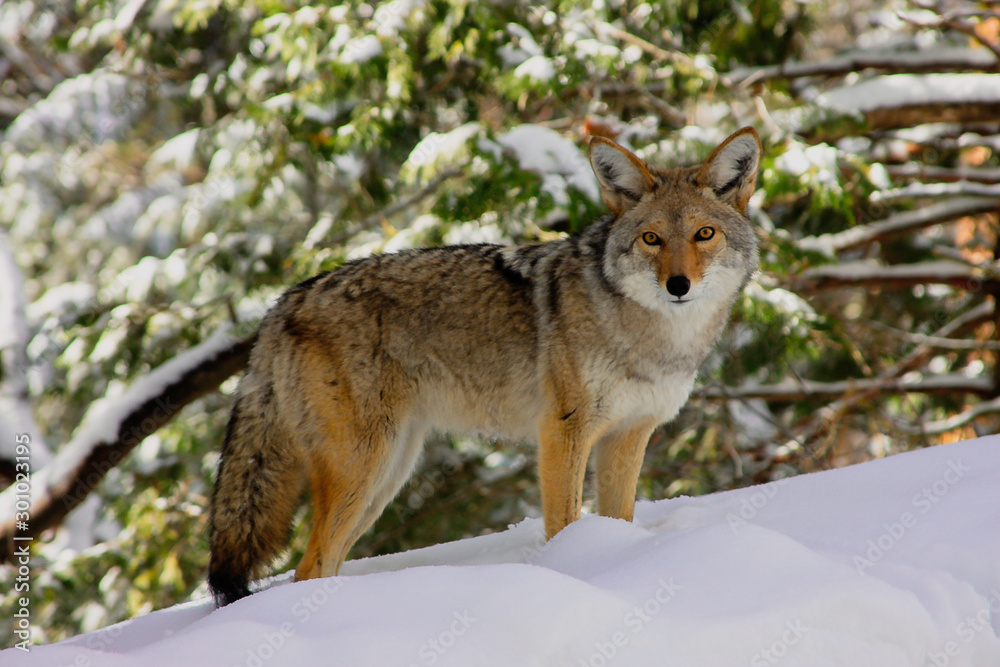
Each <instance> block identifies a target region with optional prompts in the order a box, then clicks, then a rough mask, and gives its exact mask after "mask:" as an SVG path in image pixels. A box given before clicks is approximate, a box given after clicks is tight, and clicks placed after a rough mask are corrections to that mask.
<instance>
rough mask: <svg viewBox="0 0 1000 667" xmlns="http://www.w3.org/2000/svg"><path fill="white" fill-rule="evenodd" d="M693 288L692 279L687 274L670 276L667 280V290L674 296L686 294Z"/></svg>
mask: <svg viewBox="0 0 1000 667" xmlns="http://www.w3.org/2000/svg"><path fill="white" fill-rule="evenodd" d="M689 289H691V281H690V280H688V279H687V277H686V276H670V278H669V279H668V280H667V291H668V292H670V293H671V294H673V295H674V296H678V297H680V296H684V295H685V294H687V293H688V290H689Z"/></svg>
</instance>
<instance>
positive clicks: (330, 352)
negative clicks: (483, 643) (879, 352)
mask: <svg viewBox="0 0 1000 667" xmlns="http://www.w3.org/2000/svg"><path fill="white" fill-rule="evenodd" d="M759 154H760V144H759V140H758V138H757V135H756V133H755V132H754V131H753V130H752V129H750V128H745V129H743V130H741V131H740V132H737V133H736V134H734V135H733V136H732V137H730V138H729V139H727V140H726V141H725V142H724V143H723V144H721V145H720V146H719V147H718V148H717V149H716V150H715V151H714V152H713V153H712V155H711V156H710V157H709V158H708V160H707V161H706V162H705V163H704V165H701V166H700V167H694V168H682V169H669V170H668V169H657V168H652V167H650V166H648V165H646V164H645V163H644V162H642V161H641V160H640V159H639V158H637V157H636V156H635V155H633V154H632V153H629V152H628V151H626V150H625V149H623V148H621V147H620V146H618V145H617V144H614V143H613V142H611V141H608V140H604V139H595V140H594V141H593V142H592V144H591V162H592V164H593V166H594V171H595V174H596V175H597V178H598V181H599V183H600V185H601V188H602V192H603V195H604V199H605V201H606V202H607V204H608V206H609V208H610V209H611V211H612V216H611V217H609V218H607V219H605V220H602V221H600V222H597V223H594V224H593V225H591V226H590V227H588V228H587V229H586V230H585V231H583V232H582V233H580V234H578V235H575V236H571V237H569V238H566V239H563V240H560V241H554V242H550V243H543V244H536V245H528V246H520V247H503V246H496V245H475V246H452V247H444V248H431V249H425V250H417V251H408V252H402V253H398V254H392V255H381V256H373V257H370V258H367V259H364V260H360V261H356V262H352V263H349V264H347V265H345V266H343V267H341V268H340V269H338V270H336V271H333V272H328V273H324V274H320V275H318V276H315V277H313V278H311V279H309V280H307V281H305V282H303V283H300V284H298V285H296V286H295V287H293V288H291V289H290V290H289V291H288V292H286V293H285V295H284V296H282V298H281V299H280V300H279V301H278V303H277V304H276V305H275V306H274V308H272V310H271V311H270V312H269V313H268V315H267V316H266V317H265V318H264V321H263V322H262V324H261V328H260V332H259V334H258V341H257V343H256V345H255V347H254V350H253V352H252V354H251V357H250V363H249V366H248V369H247V372H246V375H245V377H244V378H243V380H242V382H241V383H240V389H239V397H238V399H237V401H236V404H235V406H234V407H233V413H232V417H231V419H230V422H229V427H228V431H227V435H226V440H225V443H224V445H223V449H222V457H221V459H220V462H219V471H218V478H217V482H216V488H215V492H214V494H213V496H212V503H211V517H210V527H211V547H212V558H211V565H210V569H209V583H210V585H211V587H212V590H213V592H214V593H215V595H216V598H217V600H218V601H219V603H220V604H226V603H228V602H232V601H233V600H235V599H238V598H240V597H243V596H244V595H247V594H248V593H249V583H250V582H251V581H252V579H254V578H256V577H258V576H260V575H261V574H262V573H263V568H265V567H266V566H267V565H268V564H269V563H270V562H271V561H272V560H273V558H274V557H275V556H277V555H278V553H279V552H280V551H281V550H282V549H283V548H284V545H285V543H286V542H287V539H288V534H289V531H290V527H291V520H292V516H293V514H294V512H295V510H296V508H297V506H298V504H299V501H300V498H301V496H302V495H303V493H304V492H305V491H306V489H307V488H308V490H309V492H310V494H311V497H312V502H313V506H314V518H313V526H312V530H311V534H310V538H309V543H308V546H307V548H306V552H305V555H304V557H303V559H302V561H301V563H299V566H298V569H297V572H296V578H297V579H308V578H312V577H318V576H328V575H332V574H336V572H337V571H338V569H339V568H340V565H341V563H342V562H343V561H344V559H345V558H346V556H347V553H348V550H349V549H350V547H351V546H352V545H353V544H354V542H355V541H357V539H358V538H359V537H360V536H361V535H362V534H363V533H364V532H365V531H366V530H367V529H368V528H369V527H370V526H371V524H372V523H374V521H375V520H376V519H377V518H378V516H379V515H380V514H381V512H382V510H383V509H384V508H385V506H386V505H387V504H388V503H389V502H390V501H391V500H392V498H393V497H394V496H395V495H396V493H397V492H398V491H399V489H400V488H401V487H402V486H403V484H404V483H405V482H406V480H407V479H408V477H409V475H410V473H411V472H412V470H413V468H414V467H415V465H416V463H417V460H418V458H419V455H420V451H421V448H422V444H423V441H424V438H425V436H426V435H427V433H428V432H429V431H430V430H461V431H474V432H480V433H486V434H490V435H494V436H498V437H508V438H517V439H533V440H536V441H537V442H538V444H539V477H540V483H541V488H542V504H543V511H544V515H545V526H546V533H547V535H548V536H549V537H551V536H553V535H555V534H556V533H557V532H558V531H559V530H561V529H562V528H563V527H565V526H566V524H568V523H569V522H571V521H573V520H575V519H577V518H579V515H580V504H581V495H582V485H583V478H584V474H585V472H586V465H587V460H588V458H589V456H590V453H591V451H592V450H596V467H597V472H598V475H597V480H598V482H597V484H598V510H599V511H600V513H601V514H603V515H606V516H613V517H619V518H624V519H629V520H630V519H631V518H632V508H633V504H634V499H635V482H636V479H637V477H638V474H639V468H640V466H641V463H642V457H643V452H644V450H645V445H646V443H647V441H648V439H649V436H650V434H651V433H652V431H653V429H654V428H655V427H656V426H657V425H659V424H661V423H664V422H666V421H669V420H670V419H672V418H673V417H674V416H675V415H676V414H677V411H678V410H679V409H680V407H681V405H682V404H683V403H684V401H685V400H687V396H688V394H689V393H690V391H691V387H692V385H693V382H694V378H695V374H696V372H697V369H698V367H699V365H700V364H701V363H702V361H703V360H704V358H705V356H706V355H707V354H708V352H709V350H710V348H711V347H712V346H713V345H714V344H715V342H716V341H717V340H718V337H719V335H720V333H721V331H722V329H723V327H724V325H725V322H726V320H727V318H728V314H729V311H730V309H731V306H732V303H733V301H734V300H735V298H736V296H737V295H738V294H739V292H740V290H741V289H742V288H743V286H744V285H745V284H746V282H747V280H749V278H750V275H751V274H752V273H753V271H754V270H755V268H756V265H757V241H756V235H755V233H754V231H753V229H752V227H751V226H750V224H749V222H748V221H747V219H746V217H745V211H746V205H747V200H748V199H749V197H750V195H751V194H752V192H753V188H754V182H755V180H756V173H757V165H758V162H759Z"/></svg>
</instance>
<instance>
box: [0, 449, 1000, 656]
mask: <svg viewBox="0 0 1000 667" xmlns="http://www.w3.org/2000/svg"><path fill="white" fill-rule="evenodd" d="M998 526H1000V436H991V437H989V438H981V439H979V440H972V441H968V442H963V443H957V444H952V445H945V446H939V447H934V448H929V449H924V450H918V451H914V452H909V453H906V454H899V455H896V456H892V457H889V458H886V459H880V460H876V461H872V462H869V463H865V464H862V465H858V466H853V467H850V468H844V469H840V470H832V471H827V472H821V473H815V474H811V475H803V476H801V477H796V478H793V479H789V480H785V481H783V482H778V483H772V484H768V485H765V486H757V487H751V488H747V489H742V490H738V491H731V492H728V493H720V494H715V495H711V496H704V497H700V498H678V499H673V500H664V501H660V502H654V503H640V504H639V505H638V507H637V517H636V522H635V523H634V524H633V523H626V522H624V521H616V520H612V519H605V518H601V517H596V516H588V517H585V518H584V519H583V520H582V521H579V522H577V523H575V524H573V525H571V526H570V527H568V528H567V529H566V530H564V531H563V532H562V533H560V534H559V535H558V536H557V537H556V538H555V539H553V540H552V541H550V542H549V543H547V544H546V543H544V542H543V540H542V537H541V533H542V526H541V522H540V521H539V520H527V521H524V522H522V523H520V524H518V525H517V526H514V527H512V528H511V529H509V530H508V531H506V532H504V533H501V534H495V535H488V536H484V537H479V538H474V539H468V540H463V541H459V542H454V543H451V544H442V545H438V546H434V547H429V548H426V549H420V550H415V551H412V552H408V553H403V554H395V555H392V556H384V557H381V558H373V559H366V560H360V561H352V562H348V563H347V564H346V565H345V566H344V573H345V576H341V577H336V578H331V579H325V580H320V581H308V582H301V583H291V582H290V581H289V577H288V576H287V575H285V576H282V577H278V578H276V579H275V580H273V581H272V582H271V585H272V587H271V588H270V589H268V590H265V591H261V592H259V593H257V594H255V595H252V596H250V597H249V598H246V599H245V600H241V601H240V602H238V603H235V604H233V605H230V606H229V607H226V608H224V609H221V610H218V611H214V610H213V609H212V606H211V604H210V603H209V602H208V601H207V600H201V601H196V602H192V603H188V604H185V605H180V606H178V607H174V608H172V609H167V610H163V611H159V612H154V613H152V614H149V615H148V616H145V617H142V618H137V619H134V620H131V621H127V622H125V623H121V624H119V625H116V626H112V627H110V628H106V629H104V630H102V631H99V632H95V633H91V634H88V635H83V636H80V637H76V638H74V639H71V640H68V641H65V642H62V643H59V644H54V645H50V646H41V647H34V648H33V649H32V651H31V653H30V654H27V653H23V652H21V651H18V650H16V649H9V650H7V651H6V652H4V653H3V654H2V655H0V662H2V663H3V664H4V665H10V666H12V667H13V666H15V665H36V666H47V665H68V664H88V665H115V666H117V665H121V666H123V667H124V666H125V665H130V666H131V665H144V666H146V667H156V666H158V665H178V664H183V665H187V666H188V667H193V666H194V665H256V666H260V665H265V664H266V665H301V664H337V665H352V666H360V665H372V666H379V667H384V666H385V665H408V666H411V667H412V666H413V665H418V666H424V665H456V666H462V667H468V666H469V665H498V666H504V667H509V666H510V665H518V666H527V665H567V666H570V667H588V666H589V667H602V666H607V665H637V666H645V665H699V666H701V667H706V666H713V665H719V666H723V665H750V666H751V667H758V666H760V667H764V666H773V665H778V664H780V665H782V667H792V666H794V665H831V666H833V665H837V666H843V665H851V666H852V667H859V666H863V665H872V666H873V667H874V666H877V667H894V666H900V667H903V666H912V665H935V666H938V667H941V666H944V665H948V666H950V667H956V666H977V667H987V666H990V667H995V665H998V664H1000V640H998V638H997V630H998V628H1000V529H998Z"/></svg>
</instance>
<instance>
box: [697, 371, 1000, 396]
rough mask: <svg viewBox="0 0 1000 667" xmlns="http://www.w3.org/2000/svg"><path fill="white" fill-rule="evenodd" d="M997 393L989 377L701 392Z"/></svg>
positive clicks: (862, 380) (788, 384) (706, 393)
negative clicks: (994, 391)
mask: <svg viewBox="0 0 1000 667" xmlns="http://www.w3.org/2000/svg"><path fill="white" fill-rule="evenodd" d="M992 391H993V382H992V380H990V379H989V378H978V377H977V378H970V377H966V376H965V375H934V376H930V377H924V378H920V379H917V380H903V379H898V378H858V379H853V380H841V381H837V382H816V381H812V380H802V381H799V382H795V381H789V382H781V383H779V384H762V385H756V386H754V385H747V386H743V387H725V386H721V385H719V386H714V387H705V388H704V389H701V390H700V391H699V392H698V393H699V394H700V395H701V396H703V397H705V398H710V399H743V398H763V399H764V400H767V401H783V402H790V401H801V400H803V399H807V398H823V397H826V396H850V395H853V394H859V393H864V394H868V395H871V394H870V392H875V393H888V394H909V393H918V394H941V393H956V392H959V393H967V394H975V395H978V396H987V395H989V394H990V393H992Z"/></svg>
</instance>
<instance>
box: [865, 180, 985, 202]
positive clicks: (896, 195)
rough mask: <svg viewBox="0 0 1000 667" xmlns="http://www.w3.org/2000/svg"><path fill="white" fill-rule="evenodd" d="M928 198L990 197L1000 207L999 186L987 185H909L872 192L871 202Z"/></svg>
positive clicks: (965, 183) (961, 183)
mask: <svg viewBox="0 0 1000 667" xmlns="http://www.w3.org/2000/svg"><path fill="white" fill-rule="evenodd" d="M929 197H984V198H986V197H990V198H992V199H993V201H994V202H997V203H998V205H1000V185H996V184H989V183H972V182H969V181H960V182H958V183H910V184H909V185H905V186H903V187H901V188H893V189H891V190H883V191H882V192H873V193H872V195H871V201H872V202H880V203H881V202H889V201H894V200H897V199H923V198H929Z"/></svg>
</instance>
